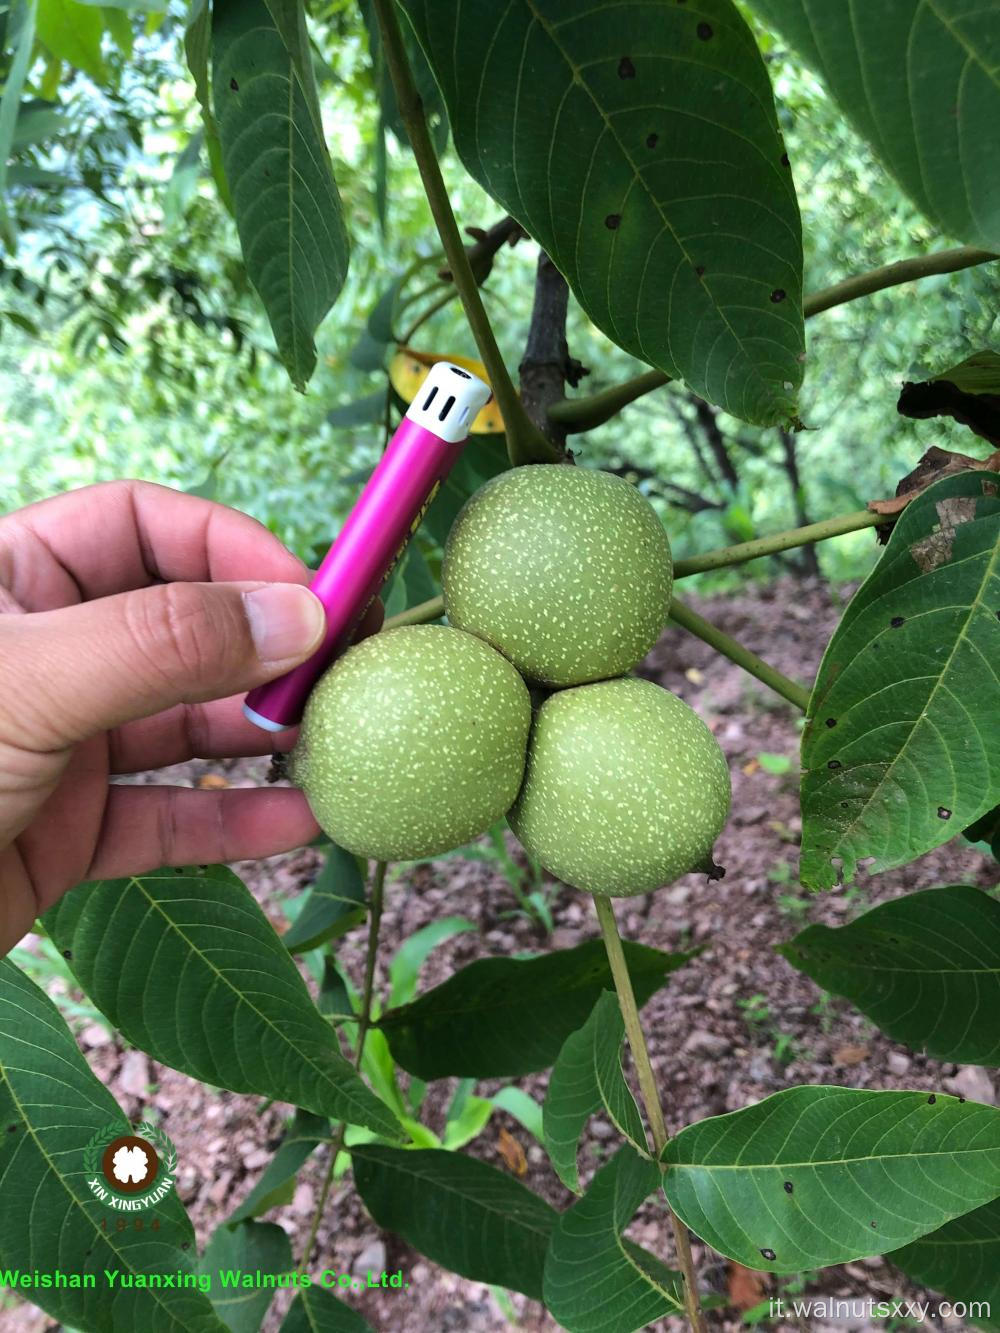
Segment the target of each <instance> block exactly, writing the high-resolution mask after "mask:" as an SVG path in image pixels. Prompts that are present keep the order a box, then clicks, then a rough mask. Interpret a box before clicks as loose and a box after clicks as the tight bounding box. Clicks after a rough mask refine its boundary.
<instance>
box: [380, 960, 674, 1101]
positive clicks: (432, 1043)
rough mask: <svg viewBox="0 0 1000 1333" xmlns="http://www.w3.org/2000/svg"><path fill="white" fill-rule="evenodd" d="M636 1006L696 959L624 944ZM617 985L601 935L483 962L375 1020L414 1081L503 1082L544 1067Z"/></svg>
mask: <svg viewBox="0 0 1000 1333" xmlns="http://www.w3.org/2000/svg"><path fill="white" fill-rule="evenodd" d="M625 957H626V959H627V960H628V965H629V972H630V973H631V975H632V984H633V986H634V987H635V992H636V999H637V1001H638V1002H639V1004H640V1005H643V1004H645V1003H646V1001H647V1000H648V999H649V997H650V996H651V995H652V994H654V992H656V991H658V990H659V989H660V987H661V986H663V985H664V983H665V981H666V978H667V976H668V974H669V973H671V972H673V971H675V970H676V969H677V968H678V967H681V966H682V965H683V964H684V963H686V962H687V961H688V959H689V958H691V957H693V954H690V953H661V952H660V950H659V949H647V948H646V947H645V946H644V945H641V944H632V943H626V945H625ZM612 984H613V981H612V977H611V971H610V968H609V967H608V961H607V958H606V956H605V953H604V945H603V944H602V943H601V941H600V940H588V941H587V943H586V944H580V945H577V947H576V948H575V949H564V950H561V951H558V952H554V953H547V954H541V955H540V956H539V957H537V958H528V959H521V958H480V959H477V960H476V962H474V963H470V964H469V966H468V967H464V968H462V970H461V971H460V972H456V973H455V974H454V976H452V977H449V979H448V980H447V981H445V982H444V983H443V984H442V985H440V986H435V987H434V989H433V990H429V991H425V992H424V994H423V995H421V996H420V997H419V999H417V1000H415V1001H414V1002H413V1003H412V1004H405V1005H403V1006H401V1007H400V1008H398V1009H390V1010H389V1011H388V1012H387V1013H386V1014H384V1015H383V1016H382V1018H381V1019H380V1020H379V1024H378V1025H379V1027H380V1028H381V1029H382V1031H383V1032H384V1033H385V1036H386V1038H387V1040H388V1042H389V1046H390V1048H391V1049H392V1053H393V1056H394V1057H395V1059H396V1062H397V1063H398V1064H400V1065H402V1067H403V1068H404V1069H405V1070H407V1072H408V1073H410V1074H416V1075H417V1077H418V1078H423V1079H432V1078H447V1077H448V1076H449V1075H451V1074H457V1075H459V1076H460V1077H466V1076H467V1077H471V1078H503V1077H508V1076H509V1077H516V1076H517V1075H520V1074H529V1073H532V1072H534V1071H535V1070H537V1069H547V1068H548V1066H549V1065H550V1064H552V1062H553V1061H554V1060H555V1058H556V1056H557V1055H558V1054H559V1051H560V1048H561V1047H562V1044H563V1042H564V1041H565V1040H566V1038H567V1037H568V1036H569V1035H570V1033H571V1032H575V1031H576V1029H577V1028H578V1027H581V1026H582V1025H583V1023H584V1022H586V1019H587V1016H588V1015H589V1013H590V1011H591V1009H592V1008H593V1007H594V1004H595V1002H596V1001H597V999H598V997H599V996H600V994H601V992H602V991H603V990H606V989H607V988H608V987H609V986H611V985H612Z"/></svg>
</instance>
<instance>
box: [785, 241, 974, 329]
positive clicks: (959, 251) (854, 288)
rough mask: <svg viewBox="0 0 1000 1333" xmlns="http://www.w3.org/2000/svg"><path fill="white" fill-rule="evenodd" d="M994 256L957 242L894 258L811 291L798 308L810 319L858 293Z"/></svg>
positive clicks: (969, 265)
mask: <svg viewBox="0 0 1000 1333" xmlns="http://www.w3.org/2000/svg"><path fill="white" fill-rule="evenodd" d="M994 259H1000V255H995V254H993V253H992V251H990V250H976V249H975V248H974V247H973V246H971V245H959V246H956V247H955V249H954V250H939V251H938V252H937V253H936V254H932V255H914V256H913V257H912V258H911V259H898V260H897V261H896V262H895V263H894V264H885V265H883V267H882V268H873V269H872V270H871V272H870V273H855V274H853V275H852V276H851V277H849V278H844V279H842V280H841V281H840V282H835V283H834V284H833V286H832V287H824V288H823V289H822V290H821V291H818V292H813V293H812V294H811V295H809V296H806V298H805V300H804V301H803V303H802V310H803V313H804V314H805V317H806V319H810V318H811V317H812V316H813V315H819V314H821V313H822V312H823V311H824V310H830V309H831V308H832V307H833V306H835V305H846V304H847V302H848V301H856V300H857V299H858V297H859V296H870V295H871V294H872V292H881V291H883V290H884V289H885V288H886V287H898V286H899V285H900V283H903V282H916V281H917V280H918V279H919V278H929V277H931V276H932V275H933V274H935V273H957V272H958V271H959V269H963V268H973V267H974V266H975V265H976V264H989V263H990V262H991V261H992V260H994Z"/></svg>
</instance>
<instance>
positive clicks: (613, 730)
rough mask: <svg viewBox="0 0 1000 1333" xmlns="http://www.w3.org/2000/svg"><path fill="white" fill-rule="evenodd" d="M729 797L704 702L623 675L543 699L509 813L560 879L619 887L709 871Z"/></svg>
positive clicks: (627, 890) (594, 887) (596, 888)
mask: <svg viewBox="0 0 1000 1333" xmlns="http://www.w3.org/2000/svg"><path fill="white" fill-rule="evenodd" d="M729 800H730V783H729V769H728V767H727V765H726V760H725V757H724V756H723V753H722V751H721V750H720V749H719V745H718V742H717V741H716V739H715V737H714V736H713V735H712V733H711V732H710V731H709V729H708V727H706V726H705V723H704V722H702V720H701V718H700V717H699V716H698V715H697V713H695V712H693V711H692V709H690V708H689V707H688V706H687V704H686V703H684V702H683V701H682V700H681V699H678V697H677V695H676V694H671V693H670V691H669V690H665V689H663V688H661V686H659V685H654V684H653V683H652V682H651V681H648V680H636V679H634V678H627V679H624V680H605V681H599V682H598V683H597V684H595V685H582V686H580V687H578V688H577V689H572V690H562V691H560V692H559V693H557V694H553V695H551V696H550V697H549V698H548V699H547V700H546V701H545V703H544V704H543V705H542V707H541V708H540V709H539V711H538V713H537V715H536V718H535V723H534V727H533V729H532V733H531V740H530V743H529V746H528V764H527V768H526V770H525V776H524V786H523V787H522V789H521V794H520V796H519V797H518V799H517V803H516V804H515V805H514V807H513V809H512V810H511V812H510V814H509V816H508V819H509V822H510V826H511V828H512V829H513V830H514V832H515V833H516V834H517V836H518V838H519V839H520V840H521V842H522V843H523V844H524V846H525V848H527V850H528V851H529V852H531V853H532V854H533V855H534V856H536V857H537V858H538V860H539V861H540V862H541V863H542V865H543V866H544V867H545V869H546V870H548V871H549V872H550V873H551V874H553V875H555V876H556V878H557V879H561V880H563V881H565V883H567V884H572V885H574V886H575V887H576V888H578V889H585V890H587V891H588V892H590V893H603V894H608V895H610V896H612V897H616V898H620V897H628V896H630V895H632V894H636V893H648V892H649V891H650V890H652V889H656V888H659V887H660V886H661V885H663V884H669V883H670V882H671V881H672V880H675V879H677V877H678V876H679V875H683V874H686V873H687V872H688V871H689V870H696V869H705V870H706V871H707V870H710V869H711V866H712V847H713V845H714V843H715V840H716V838H717V837H718V835H719V832H720V831H721V829H722V826H723V824H724V823H725V822H726V816H727V815H728V813H729Z"/></svg>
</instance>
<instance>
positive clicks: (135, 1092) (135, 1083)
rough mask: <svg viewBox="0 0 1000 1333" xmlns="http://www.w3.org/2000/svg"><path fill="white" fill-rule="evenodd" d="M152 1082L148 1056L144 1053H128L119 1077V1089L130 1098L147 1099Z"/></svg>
mask: <svg viewBox="0 0 1000 1333" xmlns="http://www.w3.org/2000/svg"><path fill="white" fill-rule="evenodd" d="M152 1081H153V1079H152V1075H151V1073H150V1070H149V1061H148V1060H147V1058H146V1056H145V1055H144V1054H143V1053H142V1051H128V1052H127V1053H126V1056H125V1059H124V1060H123V1061H122V1067H121V1073H120V1074H119V1075H118V1080H117V1083H118V1087H119V1088H120V1089H121V1090H122V1092H127V1093H128V1094H129V1096H130V1097H145V1096H146V1094H147V1092H148V1089H149V1085H150V1083H151V1082H152Z"/></svg>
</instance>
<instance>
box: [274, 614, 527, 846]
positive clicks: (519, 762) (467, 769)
mask: <svg viewBox="0 0 1000 1333" xmlns="http://www.w3.org/2000/svg"><path fill="white" fill-rule="evenodd" d="M530 725H531V702H530V699H529V697H528V691H527V688H526V686H525V684H524V682H523V681H522V679H521V677H520V676H519V675H518V674H517V672H516V671H515V670H514V668H513V667H512V666H511V665H510V663H509V662H507V661H506V660H505V659H504V658H503V657H501V656H500V654H499V653H497V652H494V650H493V649H492V648H491V647H490V646H489V645H488V644H486V643H484V642H483V641H482V640H481V639H477V638H474V637H473V635H471V634H464V633H463V632H462V631H461V630H457V629H451V628H449V627H447V626H443V625H414V626H410V627H406V628H400V629H394V630H387V631H385V632H384V633H382V634H377V635H375V636H374V637H373V638H370V639H365V640H364V641H363V642H362V643H359V644H357V645H355V647H353V648H351V649H349V650H348V652H346V653H345V654H344V655H343V657H341V658H339V659H338V661H336V662H335V663H334V665H333V666H332V667H331V668H330V669H329V671H327V672H326V674H325V675H324V676H323V677H322V678H321V679H320V681H319V682H318V683H317V685H316V688H315V689H314V690H313V692H312V694H311V695H310V696H309V702H308V704H307V706H306V712H305V717H304V719H303V722H302V730H301V733H300V736H299V742H298V745H297V746H296V748H295V750H294V752H293V755H292V762H291V766H290V772H291V777H292V780H293V781H294V782H295V783H296V784H297V785H298V786H300V787H301V788H302V789H303V791H304V792H305V794H306V796H307V797H308V800H309V804H310V806H311V807H312V812H313V814H314V815H315V816H316V820H317V822H318V823H319V825H320V827H321V828H322V829H323V830H324V831H325V832H326V833H327V834H328V835H329V836H330V837H331V838H332V839H333V840H334V842H337V843H339V844H340V845H341V846H342V847H346V848H347V849H348V851H351V852H355V853H356V854H357V855H359V856H366V857H372V858H374V859H375V860H379V861H407V860H412V859H413V858H415V857H419V856H434V855H436V854H437V853H439V852H444V851H448V850H450V849H451V848H452V847H459V846H461V844H462V843H465V842H468V841H469V839H470V838H474V837H477V836H478V835H479V834H480V833H482V832H484V830H486V829H487V828H489V827H490V825H491V824H494V823H495V822H496V821H497V820H498V819H501V818H502V817H503V815H504V814H505V813H506V811H507V810H508V809H509V807H510V804H511V802H512V801H513V800H514V797H515V796H516V795H517V792H518V788H519V787H520V785H521V778H522V776H523V773H524V760H525V750H526V747H527V741H528V731H529V728H530Z"/></svg>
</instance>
